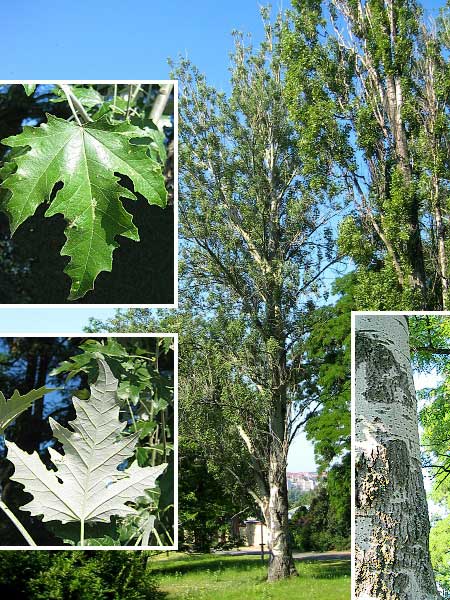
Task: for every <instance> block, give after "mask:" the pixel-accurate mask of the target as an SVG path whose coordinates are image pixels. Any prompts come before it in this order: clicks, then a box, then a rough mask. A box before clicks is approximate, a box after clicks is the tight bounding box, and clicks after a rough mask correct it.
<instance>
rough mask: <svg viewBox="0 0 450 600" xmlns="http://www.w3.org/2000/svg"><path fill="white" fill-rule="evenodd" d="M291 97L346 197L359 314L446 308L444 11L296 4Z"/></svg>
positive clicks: (335, 0)
mask: <svg viewBox="0 0 450 600" xmlns="http://www.w3.org/2000/svg"><path fill="white" fill-rule="evenodd" d="M293 8H294V9H293V11H292V12H291V15H290V18H291V21H290V26H289V27H288V26H287V27H286V28H285V34H284V39H283V46H284V52H283V58H284V61H285V62H286V64H287V69H288V73H287V84H286V88H285V90H284V92H285V95H286V99H287V101H288V103H289V107H290V111H291V115H292V117H293V120H294V122H295V123H296V124H297V127H298V128H299V130H300V131H301V132H304V135H301V136H300V142H299V143H300V150H301V152H302V154H303V155H304V157H305V160H306V161H307V164H308V165H309V169H310V171H311V173H313V174H314V177H315V178H316V179H318V180H319V181H320V182H323V181H324V180H326V181H329V185H335V186H337V187H338V188H339V189H340V190H341V191H342V193H343V195H344V196H345V197H346V198H347V203H348V214H347V216H346V217H345V218H344V219H342V220H341V222H340V224H339V246H340V249H341V252H343V253H344V254H345V255H346V256H348V257H350V258H351V259H352V261H353V263H354V264H355V266H356V279H355V285H354V298H355V303H356V307H357V308H360V309H374V310H377V309H381V310H383V309H391V310H392V309H400V310H401V309H403V310H406V309H411V308H429V309H439V308H442V307H446V306H448V298H447V296H448V284H447V278H448V276H449V268H448V260H447V255H448V250H449V247H448V243H447V241H446V237H447V236H446V235H445V233H446V226H445V220H446V219H447V218H448V214H449V205H448V197H447V196H448V194H447V190H448V184H449V179H448V173H449V158H450V157H449V152H448V139H449V131H450V130H449V116H448V110H447V107H448V100H449V94H450V78H449V70H448V61H447V59H446V53H447V50H448V21H447V16H446V15H445V14H443V15H442V17H441V18H440V19H438V20H437V23H435V24H434V23H432V24H430V23H429V21H428V20H427V19H426V18H425V17H423V15H422V10H421V8H420V6H419V5H418V4H417V3H416V1H415V0H396V1H395V2H379V1H378V0H368V1H367V2H363V1H362V0H356V1H347V0H343V1H341V0H330V1H325V2H321V1H319V0H307V1H303V0H302V1H294V2H293Z"/></svg>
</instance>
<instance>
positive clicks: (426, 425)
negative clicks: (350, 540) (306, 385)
mask: <svg viewBox="0 0 450 600" xmlns="http://www.w3.org/2000/svg"><path fill="white" fill-rule="evenodd" d="M352 329H353V342H354V343H353V352H354V354H353V369H352V371H353V373H352V379H353V390H352V391H353V411H354V414H353V418H354V422H353V438H354V439H353V444H354V502H355V507H354V561H355V570H354V575H355V576H354V596H353V597H354V598H355V599H356V600H363V599H364V600H370V599H374V600H375V599H378V598H411V599H412V598H420V599H422V600H437V599H438V598H448V597H450V553H449V548H450V387H449V381H450V379H449V377H450V315H449V314H448V313H421V312H410V313H405V314H400V313H392V314H391V313H358V312H356V313H353V315H352Z"/></svg>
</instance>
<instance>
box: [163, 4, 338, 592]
mask: <svg viewBox="0 0 450 600" xmlns="http://www.w3.org/2000/svg"><path fill="white" fill-rule="evenodd" d="M264 16H265V18H266V20H265V40H264V41H263V43H262V44H261V46H260V47H259V48H258V49H256V50H254V49H253V48H252V47H251V46H250V45H247V44H246V43H245V42H244V39H243V37H242V36H241V35H239V34H236V46H235V52H234V54H233V56H232V65H231V69H230V70H231V90H230V93H228V94H226V93H224V92H219V91H217V90H216V89H215V88H214V87H212V86H210V85H208V84H207V82H206V80H205V78H204V76H203V75H202V74H201V73H199V71H198V70H197V69H196V68H195V67H193V66H192V65H191V64H190V63H189V62H188V61H186V60H181V61H180V63H179V64H178V66H177V69H176V71H175V73H174V75H175V76H176V77H177V78H178V79H179V80H180V87H181V98H180V156H179V165H180V203H179V210H180V234H181V240H182V241H181V254H182V259H181V288H182V290H181V293H182V296H183V298H184V302H185V303H186V304H188V305H189V306H190V309H191V310H192V311H193V312H194V313H195V311H203V313H204V314H205V315H209V316H211V317H213V316H214V318H215V319H218V320H217V321H216V323H217V322H219V323H221V327H219V328H215V329H214V335H215V336H216V340H212V342H214V343H211V348H212V350H213V351H214V348H216V350H217V352H220V356H221V360H223V361H224V373H226V374H227V378H228V385H225V386H223V384H224V382H220V381H219V383H220V384H221V388H222V397H223V394H228V395H229V399H230V397H232V394H233V390H237V389H239V390H240V392H239V394H238V396H239V398H238V402H237V403H235V407H236V409H235V410H236V411H243V412H242V413H241V412H239V415H240V416H241V417H242V415H244V413H245V415H246V418H245V419H243V418H237V419H236V421H237V423H236V431H237V433H238V434H239V435H240V438H241V443H242V444H243V447H244V449H245V452H246V453H247V456H248V461H249V463H250V464H251V465H252V466H253V467H254V469H255V472H257V473H258V474H259V475H260V477H259V479H260V481H259V494H258V497H257V498H255V499H256V501H257V503H258V505H259V507H260V508H261V512H262V514H263V516H264V518H265V521H266V523H267V526H268V528H269V532H270V541H269V546H270V550H271V555H270V562H269V574H268V578H269V580H276V579H280V578H283V577H287V576H289V575H291V574H293V573H295V568H294V564H293V560H292V552H291V547H290V540H289V534H288V503H287V482H286V466H287V455H288V450H289V445H290V442H291V441H292V439H293V437H294V436H295V433H296V431H297V429H298V428H299V427H301V425H302V423H304V422H305V419H307V418H308V415H309V411H310V409H311V399H310V398H305V395H304V392H303V384H304V383H305V378H306V377H307V376H308V369H307V368H305V366H304V364H303V358H304V352H305V349H304V346H303V343H302V341H303V340H304V338H305V336H306V333H307V331H306V326H305V317H307V318H309V316H310V313H311V311H312V310H313V309H314V303H315V302H316V301H318V300H319V298H320V296H321V294H322V292H323V285H322V278H323V275H324V273H326V271H327V269H328V268H329V267H330V265H331V264H333V263H334V262H336V261H337V256H336V254H335V249H334V244H333V239H332V237H333V236H332V233H331V229H330V228H329V227H327V224H328V223H329V221H330V220H331V219H332V218H333V217H335V215H336V213H337V212H338V211H339V206H338V204H337V202H335V201H334V200H333V198H332V193H331V194H328V195H326V194H325V186H323V185H322V184H319V182H318V181H317V180H315V179H314V177H313V176H312V175H311V174H310V173H309V172H308V170H307V169H305V165H304V163H303V161H302V160H301V156H300V154H299V150H298V148H299V144H298V141H299V134H298V133H297V132H296V131H295V129H294V127H293V124H292V122H291V120H290V118H289V115H288V110H287V106H286V104H285V101H284V98H283V87H284V84H285V73H284V69H283V67H282V64H281V57H280V44H279V36H280V28H281V20H280V19H279V20H277V21H276V22H275V23H274V24H271V23H270V22H269V21H268V20H267V16H268V15H267V14H265V15H264ZM328 191H330V190H328ZM330 198H331V200H330ZM204 380H205V381H204V382H201V383H202V385H201V386H199V387H197V392H198V394H199V396H198V398H199V399H201V398H204V396H205V390H206V391H208V389H209V391H210V392H212V396H211V398H210V401H211V402H215V401H217V394H214V393H213V392H214V389H216V388H214V389H212V387H211V386H209V388H208V386H207V385H206V384H207V383H208V377H207V373H206V372H205V377H204ZM216 383H217V382H216ZM203 384H205V385H203ZM194 388H195V386H191V389H190V392H189V393H192V394H195V393H197V392H196V389H194ZM216 391H217V390H216ZM208 397H209V396H208ZM244 404H246V405H247V409H246V408H245V406H244ZM232 406H233V402H229V405H228V409H227V410H228V413H229V412H230V411H232V410H233V409H232ZM249 407H251V408H252V411H254V418H253V419H252V414H251V413H249V410H248V409H249Z"/></svg>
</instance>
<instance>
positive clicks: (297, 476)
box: [287, 471, 319, 492]
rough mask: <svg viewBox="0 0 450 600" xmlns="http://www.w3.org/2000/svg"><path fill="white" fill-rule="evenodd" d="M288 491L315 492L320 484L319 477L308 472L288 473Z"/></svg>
mask: <svg viewBox="0 0 450 600" xmlns="http://www.w3.org/2000/svg"><path fill="white" fill-rule="evenodd" d="M287 484H288V490H293V489H296V490H301V491H302V492H308V491H310V490H314V489H315V488H316V487H317V485H318V484H319V475H318V474H317V473H310V472H307V471H299V472H297V473H290V472H289V471H288V472H287Z"/></svg>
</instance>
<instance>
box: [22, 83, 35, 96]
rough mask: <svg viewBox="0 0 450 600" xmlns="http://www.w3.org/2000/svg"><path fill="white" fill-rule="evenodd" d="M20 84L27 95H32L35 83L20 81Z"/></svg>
mask: <svg viewBox="0 0 450 600" xmlns="http://www.w3.org/2000/svg"><path fill="white" fill-rule="evenodd" d="M22 85H23V89H24V90H25V94H26V95H27V96H32V95H33V94H34V90H35V89H36V84H35V83H22Z"/></svg>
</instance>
